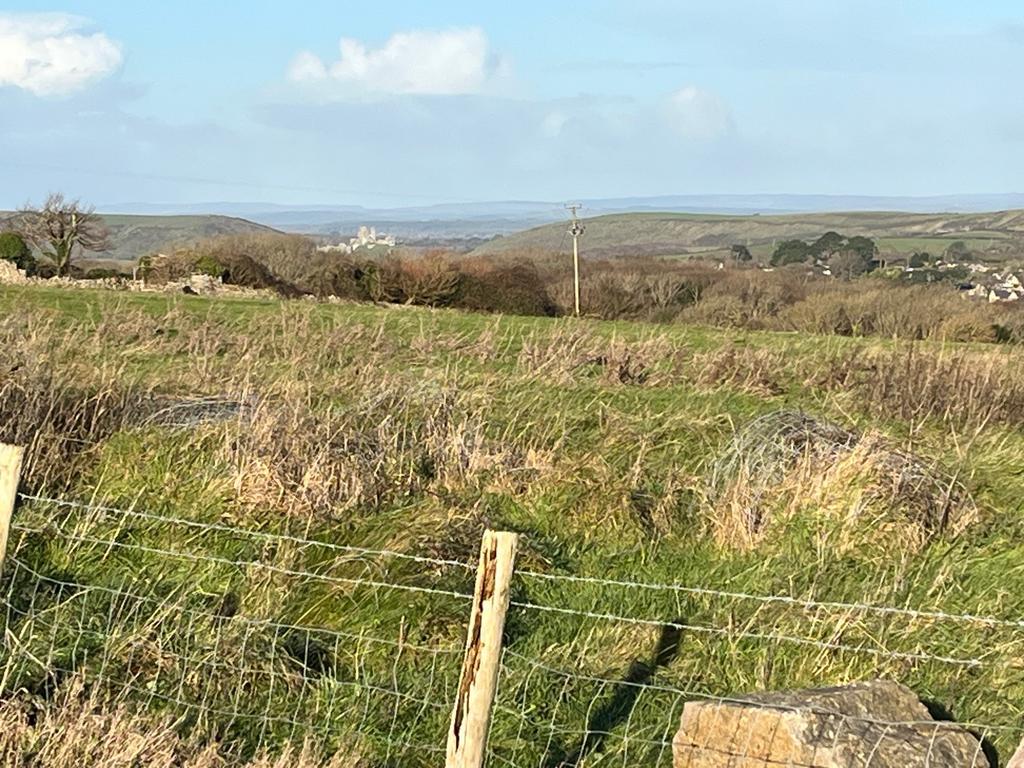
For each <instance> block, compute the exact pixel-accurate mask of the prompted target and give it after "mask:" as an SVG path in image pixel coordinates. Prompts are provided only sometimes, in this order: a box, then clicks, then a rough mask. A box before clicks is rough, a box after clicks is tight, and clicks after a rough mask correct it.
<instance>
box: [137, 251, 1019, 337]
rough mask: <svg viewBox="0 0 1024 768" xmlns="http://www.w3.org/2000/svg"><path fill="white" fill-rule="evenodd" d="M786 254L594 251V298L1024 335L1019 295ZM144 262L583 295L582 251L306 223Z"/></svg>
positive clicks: (512, 301)
mask: <svg viewBox="0 0 1024 768" xmlns="http://www.w3.org/2000/svg"><path fill="white" fill-rule="evenodd" d="M862 240H863V241H866V242H861V241H862ZM787 242H788V241H787ZM801 242H802V241H801ZM803 245H804V246H806V247H807V248H809V249H810V251H808V253H813V254H818V255H819V256H820V255H823V254H829V253H831V254H832V256H831V257H829V258H834V257H835V256H836V255H837V254H845V255H849V253H850V252H851V250H852V252H855V253H857V254H859V255H858V256H857V258H861V259H865V260H866V259H867V258H868V257H871V256H873V255H874V254H875V253H876V252H877V251H876V249H875V247H874V243H872V242H871V241H870V240H868V239H867V238H849V239H847V238H844V237H842V236H841V235H838V234H836V233H827V235H826V236H825V237H824V238H820V239H818V240H817V241H815V242H812V243H803ZM830 248H831V250H829V249H830ZM780 249H781V250H782V252H783V253H790V252H795V251H796V250H797V247H796V246H794V245H787V244H786V243H784V244H782V245H781V246H780ZM737 251H738V249H737ZM777 252H778V251H777ZM815 258H817V257H815ZM788 261H789V259H787V258H779V259H778V260H777V266H776V267H775V268H773V269H772V270H771V271H767V270H763V269H760V268H758V267H757V266H754V264H753V262H751V261H749V260H747V259H745V258H744V256H743V254H742V252H737V253H736V256H735V259H734V261H733V262H731V263H728V264H725V265H722V264H719V263H718V262H705V261H699V260H675V259H658V258H643V257H640V258H629V259H626V258H622V259H602V260H590V259H588V260H585V261H584V269H583V285H582V303H583V310H584V312H585V314H587V315H590V316H594V317H598V318H602V319H606V320H617V319H628V320H641V321H650V322H692V323H703V324H708V325H716V326H726V327H734V328H743V329H750V330H758V329H764V330H782V331H803V332H810V333H825V334H839V335H882V336H887V337H896V338H910V339H924V338H930V339H948V340H957V341H990V342H996V341H999V342H1020V341H1024V311H1022V308H1021V307H1018V306H1014V305H1012V304H987V303H985V302H977V301H970V300H966V299H965V298H963V297H962V296H961V294H960V292H958V291H957V289H956V286H955V285H953V284H950V283H942V284H931V285H908V284H904V283H903V282H898V281H894V280H890V279H884V278H882V277H872V276H867V277H864V278H861V279H857V280H837V279H834V278H827V277H822V276H821V274H820V270H815V269H811V268H809V267H808V261H807V260H806V257H805V259H803V260H799V261H797V260H796V259H795V258H794V259H793V262H795V263H787V262H788ZM140 270H141V272H142V274H143V275H144V276H145V278H146V279H147V280H148V281H150V282H155V283H160V282H167V281H171V280H176V279H181V278H184V277H187V276H188V275H190V274H194V273H196V272H202V273H206V274H210V275H213V276H216V277H219V278H221V279H222V280H224V282H226V283H229V284H237V285H243V286H248V287H253V288H267V289H273V290H276V291H277V292H278V293H280V294H281V295H283V296H295V297H298V296H302V295H312V296H316V297H322V298H323V297H332V296H333V297H339V298H342V299H348V300H353V301H368V302H371V301H372V302H378V303H393V304H409V305H419V306H429V307H451V308H458V309H463V310H469V311H475V312H491V313H503V314H516V315H536V316H558V315H566V314H570V313H571V312H572V306H573V282H572V265H571V259H568V258H566V257H565V256H564V255H555V254H551V253H550V252H521V253H515V254H501V255H499V256H489V257H474V256H466V255H460V254H456V253H452V252H448V251H440V250H433V251H413V250H401V249H399V250H391V251H384V252H382V254H381V255H375V254H373V253H372V252H371V253H370V254H367V255H362V254H357V255H347V254H339V253H323V252H319V251H317V250H316V248H315V245H314V244H313V242H312V241H310V240H309V239H308V238H305V237H302V236H299V235H276V234H257V235H233V236H226V237H220V238H214V239H211V240H207V241H204V242H201V243H199V244H197V245H194V246H191V247H189V248H183V249H179V250H177V251H175V252H174V253H173V254H171V255H169V256H166V257H160V258H152V259H143V260H142V261H141V262H140ZM851 271H859V270H851Z"/></svg>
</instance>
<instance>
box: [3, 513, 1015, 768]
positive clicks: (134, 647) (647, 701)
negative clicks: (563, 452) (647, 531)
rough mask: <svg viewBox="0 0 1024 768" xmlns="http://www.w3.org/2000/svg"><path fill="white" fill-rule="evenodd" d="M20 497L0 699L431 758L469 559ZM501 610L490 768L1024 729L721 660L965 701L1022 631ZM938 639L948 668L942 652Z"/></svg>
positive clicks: (656, 610)
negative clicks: (89, 698)
mask: <svg viewBox="0 0 1024 768" xmlns="http://www.w3.org/2000/svg"><path fill="white" fill-rule="evenodd" d="M19 498H20V501H21V502H22V507H21V508H20V509H19V512H18V514H17V515H16V518H15V522H14V524H13V525H12V527H11V542H10V545H9V548H8V557H7V560H6V563H5V566H4V573H3V580H2V584H0V621H2V631H3V635H4V638H5V641H4V644H3V654H2V662H0V695H2V696H3V697H4V698H8V697H11V696H25V695H27V696H34V697H41V698H44V699H45V698H52V697H53V695H54V693H55V692H56V691H59V690H60V689H61V688H62V687H66V686H67V685H69V684H70V683H71V682H72V681H77V680H81V681H83V682H84V683H85V684H86V685H88V686H89V687H90V689H91V690H92V691H94V692H99V693H102V694H103V695H105V696H107V697H109V699H110V700H111V701H114V702H117V703H123V704H127V705H130V706H132V707H134V708H137V709H138V710H140V711H145V712H154V713H157V714H161V715H167V716H170V717H173V718H174V719H175V722H177V723H179V724H180V725H181V726H182V727H183V728H186V729H187V730H189V731H190V732H196V733H201V734H206V735H207V736H208V738H209V739H210V740H215V741H217V742H218V743H224V744H230V745H231V746H232V748H233V749H234V750H235V751H237V752H239V753H240V754H251V755H254V754H257V753H259V752H260V751H261V750H270V751H271V752H273V751H275V750H278V751H279V750H281V749H283V748H284V747H285V746H287V745H290V744H295V743H302V742H312V743H314V744H316V745H318V746H319V747H321V748H322V749H324V750H325V752H326V753H328V754H349V755H352V756H353V758H352V761H351V762H352V764H353V765H361V764H366V765H387V766H392V765H393V766H406V765H409V766H419V765H424V766H426V765H438V764H439V763H440V762H441V761H442V760H443V753H444V751H445V741H446V736H447V730H448V725H449V717H450V714H451V707H452V703H453V701H454V700H455V696H456V689H457V686H458V681H459V672H460V667H461V663H462V654H463V644H464V642H465V626H466V619H467V617H468V613H469V609H470V601H471V600H472V591H473V579H474V575H475V569H476V565H475V563H470V562H463V561H459V560H453V559H446V558H435V557H430V556H427V555H424V554H421V553H418V552H401V551H396V550H391V549H386V548H380V549H374V548H370V547H364V546H353V545H348V544H345V543H341V542H338V541H333V540H326V539H318V538H315V537H304V536H297V535H293V534H290V533H279V532H276V531H274V530H271V529H267V530H252V529H244V528H240V527H237V526H234V525H231V524H230V523H228V522H225V521H223V520H207V521H204V520H197V519H189V518H184V517H180V516H174V515H163V514H159V513H156V512H149V511H142V510H138V509H122V508H118V507H112V506H105V505H102V504H94V503H90V502H83V501H73V500H67V499H54V498H48V497H45V496H39V495H28V494H23V495H20V497H19ZM513 596H514V597H513V600H512V602H511V608H510V613H509V619H508V625H507V628H506V640H505V648H504V651H503V654H502V663H501V674H500V684H499V691H498V698H497V701H496V704H495V707H494V713H493V721H492V729H491V735H490V740H489V746H488V759H489V763H490V764H491V765H495V766H516V767H517V768H523V767H526V766H536V768H561V767H562V766H576V767H579V768H582V766H606V765H615V766H623V768H625V766H669V765H674V764H683V765H691V766H692V768H703V767H705V766H707V767H708V768H710V767H711V766H719V765H721V766H737V768H753V766H769V765H789V766H803V767H804V768H816V766H819V765H827V764H828V763H827V762H823V761H824V760H825V757H824V756H823V755H825V753H827V752H828V750H832V751H833V752H834V751H835V750H837V749H847V748H849V743H850V739H853V738H854V737H856V739H857V743H858V744H860V745H861V746H863V745H864V744H867V745H869V748H868V749H867V751H866V753H864V754H861V755H859V758H858V759H859V760H860V762H858V763H856V764H857V765H862V766H865V767H870V766H877V768H883V766H886V765H890V764H892V763H890V762H885V761H884V760H889V759H890V758H889V757H884V756H886V755H891V754H892V753H893V751H894V750H895V751H898V749H899V748H905V747H906V745H908V744H912V745H916V746H917V747H918V749H917V751H915V752H913V753H912V757H908V758H907V761H906V762H905V764H906V765H908V766H911V765H920V766H921V768H939V766H945V765H954V764H955V765H968V766H975V765H976V766H978V767H979V768H980V767H981V766H987V765H994V764H995V759H994V755H995V752H994V750H995V749H996V748H995V747H994V746H993V745H994V744H997V745H998V749H999V750H1000V759H999V760H1000V762H1001V763H1002V762H1005V759H1006V757H1008V753H1007V750H1008V748H1009V747H1010V746H1011V745H1015V744H1016V742H1017V740H1019V738H1020V736H1021V734H1022V731H1024V728H1022V727H1021V724H1020V719H1019V717H1017V716H1016V715H1015V714H1014V713H1013V712H1010V711H1007V712H1006V713H1005V717H1001V718H1000V717H995V716H989V715H990V713H991V712H992V709H991V708H989V709H983V710H981V712H982V713H983V715H985V717H984V718H983V719H982V721H981V722H977V723H967V724H959V725H958V724H956V723H951V722H944V721H941V720H933V719H929V718H927V717H924V716H922V717H921V718H915V719H895V718H894V719H890V720H886V719H884V718H879V719H872V718H870V717H868V716H867V713H863V712H862V713H857V714H853V715H851V714H850V713H848V712H847V713H844V712H841V711H839V710H837V709H834V708H829V707H813V708H811V709H808V707H807V706H796V705H789V704H786V703H785V702H783V703H780V702H779V701H778V700H768V699H764V698H763V697H762V698H758V697H756V696H747V695H745V694H744V692H745V691H751V690H758V689H759V688H764V687H772V686H771V685H761V684H759V681H757V680H752V679H749V678H745V677H743V676H742V675H741V674H740V673H739V672H738V671H737V669H738V668H739V666H740V665H738V664H736V660H737V659H739V658H743V659H744V660H746V661H753V662H756V663H755V664H752V665H747V666H748V667H756V668H761V669H763V670H764V675H765V679H771V680H778V679H783V680H787V681H790V680H792V681H794V682H796V683H799V687H807V686H806V685H805V683H806V682H807V680H808V678H809V675H811V674H813V673H814V672H815V671H816V670H818V669H819V668H821V667H824V666H826V665H827V664H831V663H834V662H835V661H836V660H842V661H843V663H844V665H845V666H844V667H843V668H844V669H846V670H848V671H849V676H850V678H851V679H857V678H858V677H889V678H892V679H897V680H904V679H907V678H910V679H912V680H920V681H923V683H922V685H923V686H925V687H926V686H927V684H929V681H933V680H935V679H939V678H940V677H941V680H942V681H943V684H944V685H945V686H946V687H947V689H948V688H955V687H957V686H962V687H963V689H964V691H965V694H964V695H976V693H977V690H978V688H977V685H978V683H977V681H978V680H979V678H978V675H979V674H985V675H990V676H991V677H988V678H984V679H983V680H1000V681H1004V682H1005V685H1006V689H1007V691H1018V692H1022V693H1024V679H1022V677H1021V673H1020V668H1021V659H1022V658H1024V643H1022V641H1024V632H1022V631H1021V630H1022V629H1024V621H1021V620H1019V619H1018V618H1016V617H1012V616H1010V617H1000V616H982V615H972V614H957V613H954V612H950V611H944V610H941V609H940V608H936V609H934V610H925V609H910V608H905V607H899V606H887V605H874V604H870V603H857V602H842V601H830V600H816V599H812V598H805V597H798V596H793V595H779V594H770V595H756V594H750V593H744V592H738V591H730V590H727V589H722V590H718V589H714V588H711V587H708V586H706V585H685V584H657V583H648V582H631V581H625V580H616V579H603V578H596V577H588V576H581V575H573V574H559V573H539V572H535V571H531V570H529V569H524V570H519V571H517V572H516V575H515V578H514V583H513ZM951 635H952V636H956V637H958V638H960V639H961V643H960V644H954V645H953V646H952V647H961V648H963V649H965V651H966V652H965V653H963V654H962V655H950V654H948V653H940V652H936V651H935V650H934V648H935V647H937V645H938V643H939V641H943V647H950V645H949V643H948V642H945V641H946V640H948V638H949V637H950V636H951ZM937 676H938V677H937ZM816 682H819V683H820V682H821V680H820V678H819V679H818V680H817V681H816ZM829 682H849V680H833V681H829ZM982 685H985V683H984V682H982ZM793 687H797V686H795V685H794V686H793ZM915 688H916V687H915ZM684 712H688V713H691V714H687V715H686V716H685V717H684ZM784 714H794V715H795V714H799V715H800V716H802V717H808V716H810V717H812V718H813V722H814V723H815V726H814V727H815V728H818V729H819V730H820V732H821V733H822V734H825V735H824V736H820V738H819V740H818V741H819V742H820V743H819V745H818V746H817V747H816V748H815V750H812V751H811V752H807V751H806V750H804V751H801V749H797V748H796V747H793V748H792V749H790V751H789V752H785V750H784V749H782V747H781V746H780V745H779V744H778V743H777V740H778V738H779V737H777V731H778V730H779V728H781V727H782V726H780V723H781V722H782V718H781V717H780V716H781V715H784ZM687 717H689V718H690V722H691V723H693V722H699V723H700V724H701V725H702V726H704V727H703V728H701V729H690V730H687V728H686V727H685V723H686V722H687ZM681 723H683V724H684V727H683V728H681ZM770 728H774V729H775V731H772V732H771V735H770V736H769V737H766V736H765V733H766V729H770ZM968 731H969V733H968ZM709 733H711V734H714V736H708V734H709ZM766 738H767V739H768V740H767V742H766V741H765V739H766ZM901 745H902V747H901ZM819 752H820V754H819ZM780 754H784V755H785V758H784V759H779V758H778V755H780ZM907 754H908V755H909V754H911V753H907ZM951 756H955V760H959V762H956V761H955V760H954V757H951ZM883 758H884V759H883ZM681 760H682V761H684V762H680V761H681ZM951 760H954V761H953V762H950V761H951ZM360 761H362V762H360ZM674 761H675V762H674Z"/></svg>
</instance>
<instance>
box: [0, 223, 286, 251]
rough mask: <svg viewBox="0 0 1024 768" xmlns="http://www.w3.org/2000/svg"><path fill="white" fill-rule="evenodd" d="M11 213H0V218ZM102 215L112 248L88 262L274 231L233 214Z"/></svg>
mask: <svg viewBox="0 0 1024 768" xmlns="http://www.w3.org/2000/svg"><path fill="white" fill-rule="evenodd" d="M14 216H16V214H14V213H7V214H0V220H2V219H8V220H9V219H11V218H12V217H14ZM102 216H103V221H104V222H105V223H106V225H107V229H108V230H109V231H110V246H111V247H110V250H108V251H104V252H102V253H96V254H85V256H86V257H87V258H88V259H89V260H91V261H96V260H100V261H104V262H106V261H134V260H136V259H138V258H139V257H140V256H145V255H146V254H148V253H158V252H161V251H168V250H171V249H172V248H175V247H176V246H182V245H188V244H190V243H194V242H196V241H198V240H202V239H204V238H207V237H216V236H218V235H237V234H251V233H254V232H276V231H277V230H275V229H272V228H271V227H268V226H266V225H265V224H256V223H255V222H252V221H247V220H246V219H240V218H236V217H233V216H205V215H204V216H198V215H194V216H137V215H126V214H102Z"/></svg>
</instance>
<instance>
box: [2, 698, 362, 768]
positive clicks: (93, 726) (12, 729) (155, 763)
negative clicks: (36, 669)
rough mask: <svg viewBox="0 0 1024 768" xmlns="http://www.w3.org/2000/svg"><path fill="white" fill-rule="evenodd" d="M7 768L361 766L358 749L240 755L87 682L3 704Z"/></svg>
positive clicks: (309, 746) (302, 747)
mask: <svg viewBox="0 0 1024 768" xmlns="http://www.w3.org/2000/svg"><path fill="white" fill-rule="evenodd" d="M0 764H3V765H19V766H25V767H26V768H80V767H81V766H89V768H135V767H136V766H146V767H147V768H358V767H359V766H364V765H367V763H366V762H365V761H363V760H362V759H361V758H360V757H359V755H358V752H357V751H356V750H354V749H347V750H346V749H342V750H339V751H338V752H337V753H336V754H335V755H334V757H333V758H331V759H325V757H324V756H323V755H322V754H319V753H318V752H317V750H316V749H315V748H314V747H313V745H312V744H309V743H307V744H302V745H299V746H297V747H295V748H289V749H287V750H285V751H284V752H283V753H281V754H279V755H278V756H276V757H270V756H268V755H260V756H257V757H255V758H254V759H251V760H246V759H241V758H238V757H236V756H232V755H231V754H230V753H229V752H225V751H223V750H222V749H221V748H220V746H219V745H218V744H216V743H205V744H204V743H203V741H202V740H199V739H190V738H189V737H187V736H182V735H181V734H180V732H179V730H178V729H177V728H175V724H174V723H173V721H172V720H171V719H170V718H167V717H157V716H153V715H149V714H145V713H139V712H137V711H134V710H133V709H132V708H131V707H129V706H127V705H126V704H124V703H120V702H118V701H116V700H114V699H110V698H108V697H104V696H102V695H101V694H99V693H97V692H95V691H89V690H87V687H86V686H85V684H84V683H83V681H82V680H81V679H79V678H76V679H73V680H71V681H69V682H68V683H67V684H66V685H65V687H64V688H63V689H62V690H61V691H60V692H58V693H56V694H55V695H54V697H53V698H52V700H50V701H39V700H33V699H31V698H29V697H21V698H15V699H8V700H6V701H4V702H2V703H0Z"/></svg>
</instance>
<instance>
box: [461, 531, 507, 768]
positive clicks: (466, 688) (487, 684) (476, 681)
mask: <svg viewBox="0 0 1024 768" xmlns="http://www.w3.org/2000/svg"><path fill="white" fill-rule="evenodd" d="M518 543H519V537H518V536H517V535H516V534H514V533H504V532H498V531H485V532H484V537H483V541H482V542H481V544H480V566H479V568H478V570H477V572H476V590H475V591H474V595H473V609H472V612H471V614H470V618H469V632H468V633H467V637H466V656H465V659H464V660H463V662H462V674H461V676H460V677H459V688H458V692H457V694H456V698H455V709H454V711H453V712H452V723H451V728H450V729H449V731H448V748H447V752H446V759H445V768H481V767H482V766H483V764H484V756H485V755H486V753H487V731H488V729H489V728H490V725H491V708H492V706H493V704H494V694H495V692H496V691H497V688H498V674H499V670H500V668H501V636H502V632H503V631H504V629H505V614H506V613H507V612H508V602H509V587H510V584H511V581H512V571H513V569H514V567H515V559H516V549H517V547H518Z"/></svg>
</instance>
